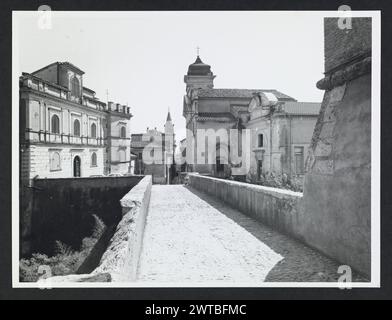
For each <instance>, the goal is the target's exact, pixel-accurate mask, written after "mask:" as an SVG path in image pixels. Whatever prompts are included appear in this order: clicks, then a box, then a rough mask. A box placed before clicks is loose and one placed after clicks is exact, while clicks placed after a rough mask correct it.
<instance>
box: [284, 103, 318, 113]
mask: <svg viewBox="0 0 392 320" xmlns="http://www.w3.org/2000/svg"><path fill="white" fill-rule="evenodd" d="M320 107H321V103H318V102H294V101H287V102H285V103H284V105H283V110H284V111H285V112H286V113H288V114H293V115H318V114H319V113H320Z"/></svg>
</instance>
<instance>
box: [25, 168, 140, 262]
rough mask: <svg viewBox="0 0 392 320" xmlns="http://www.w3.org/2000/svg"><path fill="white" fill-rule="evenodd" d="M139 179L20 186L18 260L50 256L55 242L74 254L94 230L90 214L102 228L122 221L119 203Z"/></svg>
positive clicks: (39, 181)
mask: <svg viewBox="0 0 392 320" xmlns="http://www.w3.org/2000/svg"><path fill="white" fill-rule="evenodd" d="M143 177H144V176H126V177H89V178H58V179H36V180H34V182H33V185H32V187H30V188H27V187H26V186H23V187H22V191H23V196H22V197H21V211H20V215H21V221H23V223H22V224H21V236H22V239H21V244H22V246H21V253H22V256H26V257H28V256H29V254H30V253H35V252H40V253H45V254H48V255H52V254H53V253H54V243H55V241H56V240H60V241H62V242H64V243H66V244H67V245H70V246H72V247H73V248H74V249H75V250H76V249H77V248H78V247H79V246H80V244H81V241H82V239H83V238H84V237H86V236H88V235H89V234H90V232H91V229H92V227H93V226H94V221H95V220H94V218H93V214H95V215H97V216H98V217H100V218H101V219H102V220H103V221H104V223H105V225H106V226H111V225H113V224H118V222H119V221H120V220H121V218H122V214H121V210H122V209H121V206H120V202H119V199H121V198H122V197H123V196H124V195H125V194H126V193H127V192H129V190H131V189H132V188H133V187H135V186H136V185H137V184H138V183H139V182H140V181H141V180H142V178H143ZM26 203H28V204H29V205H28V206H26V205H24V204H26Z"/></svg>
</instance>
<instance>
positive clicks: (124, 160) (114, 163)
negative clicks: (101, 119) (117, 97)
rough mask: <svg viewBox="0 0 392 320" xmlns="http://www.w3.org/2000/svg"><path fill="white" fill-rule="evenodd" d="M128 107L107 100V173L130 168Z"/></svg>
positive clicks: (129, 116)
mask: <svg viewBox="0 0 392 320" xmlns="http://www.w3.org/2000/svg"><path fill="white" fill-rule="evenodd" d="M131 117H132V115H131V114H130V113H128V107H127V106H122V105H120V104H118V103H117V104H115V103H113V102H108V110H107V135H106V136H107V163H108V169H109V170H108V173H127V172H130V170H131V128H130V121H129V120H130V119H131Z"/></svg>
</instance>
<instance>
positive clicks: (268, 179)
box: [245, 172, 303, 192]
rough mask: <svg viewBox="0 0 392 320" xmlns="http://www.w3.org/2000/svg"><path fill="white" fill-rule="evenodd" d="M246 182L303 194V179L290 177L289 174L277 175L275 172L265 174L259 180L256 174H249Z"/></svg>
mask: <svg viewBox="0 0 392 320" xmlns="http://www.w3.org/2000/svg"><path fill="white" fill-rule="evenodd" d="M245 181H246V182H247V183H251V184H257V185H261V186H266V187H272V188H279V189H288V190H292V191H296V192H303V178H302V177H299V176H291V177H290V176H289V175H287V174H284V173H283V174H277V173H274V172H271V173H269V172H268V173H265V174H263V175H261V177H260V178H258V177H257V176H256V175H255V174H252V173H251V172H249V173H248V174H247V175H246V178H245Z"/></svg>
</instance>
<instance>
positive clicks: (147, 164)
mask: <svg viewBox="0 0 392 320" xmlns="http://www.w3.org/2000/svg"><path fill="white" fill-rule="evenodd" d="M175 147H176V145H175V135H174V124H173V122H172V119H171V115H170V112H168V114H167V117H166V122H165V125H164V132H161V131H159V130H157V128H154V129H149V128H147V130H146V132H145V133H135V134H132V136H131V152H132V154H134V155H135V156H136V160H135V167H134V173H135V174H145V175H151V176H152V180H153V183H156V184H169V183H171V181H172V179H173V177H174V173H175V167H174V162H175V161H174V151H175ZM147 156H148V157H149V160H147V159H146V157H147ZM151 160H152V161H151Z"/></svg>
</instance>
